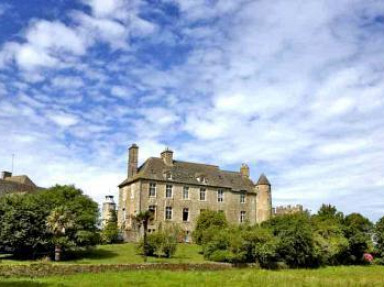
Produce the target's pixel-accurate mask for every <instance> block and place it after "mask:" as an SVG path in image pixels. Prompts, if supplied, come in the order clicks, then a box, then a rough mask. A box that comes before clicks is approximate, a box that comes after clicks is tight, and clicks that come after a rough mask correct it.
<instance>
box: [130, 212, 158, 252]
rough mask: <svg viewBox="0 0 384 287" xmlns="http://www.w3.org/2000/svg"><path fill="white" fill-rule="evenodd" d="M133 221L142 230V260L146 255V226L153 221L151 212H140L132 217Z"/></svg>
mask: <svg viewBox="0 0 384 287" xmlns="http://www.w3.org/2000/svg"><path fill="white" fill-rule="evenodd" d="M133 220H134V221H135V222H136V223H138V225H139V228H143V250H142V251H143V255H144V259H146V257H145V256H146V255H147V253H148V246H147V231H148V225H149V224H150V223H151V222H152V221H153V220H154V214H153V212H152V211H151V210H146V211H140V212H139V213H138V214H137V215H136V216H134V217H133Z"/></svg>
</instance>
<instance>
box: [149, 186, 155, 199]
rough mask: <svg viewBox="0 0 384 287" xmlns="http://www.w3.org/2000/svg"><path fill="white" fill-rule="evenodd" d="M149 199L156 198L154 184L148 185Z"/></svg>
mask: <svg viewBox="0 0 384 287" xmlns="http://www.w3.org/2000/svg"><path fill="white" fill-rule="evenodd" d="M149 197H156V183H154V182H151V183H150V184H149Z"/></svg>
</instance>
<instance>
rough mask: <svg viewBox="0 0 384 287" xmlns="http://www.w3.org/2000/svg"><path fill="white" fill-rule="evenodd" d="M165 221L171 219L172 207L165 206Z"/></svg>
mask: <svg viewBox="0 0 384 287" xmlns="http://www.w3.org/2000/svg"><path fill="white" fill-rule="evenodd" d="M165 219H166V220H171V219H172V207H170V206H167V207H166V208H165Z"/></svg>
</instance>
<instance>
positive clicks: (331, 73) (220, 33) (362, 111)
mask: <svg viewBox="0 0 384 287" xmlns="http://www.w3.org/2000/svg"><path fill="white" fill-rule="evenodd" d="M132 143H136V144H138V145H139V147H140V151H139V161H140V163H142V162H143V161H144V160H145V159H146V158H147V157H149V156H159V154H160V152H161V151H162V150H164V148H165V147H169V148H171V149H172V150H174V157H175V159H176V160H184V161H194V162H202V163H210V164H216V165H219V166H220V167H221V168H222V169H227V170H235V171H237V170H239V168H240V166H241V164H242V163H246V164H248V165H249V166H250V170H251V177H252V178H253V179H254V180H257V178H258V177H259V175H260V174H261V173H262V172H264V173H265V174H266V175H267V177H268V178H269V180H270V181H271V183H272V189H273V193H272V196H273V205H275V206H278V205H287V204H292V205H294V204H302V205H304V207H305V208H307V209H309V210H312V211H313V212H316V210H317V209H318V208H319V207H320V205H321V204H322V203H327V204H328V203H329V204H333V205H336V207H337V208H338V209H340V210H341V211H343V212H344V213H346V214H348V213H351V212H360V213H362V214H363V215H365V216H367V217H369V218H370V219H371V220H374V221H375V220H377V219H378V218H380V217H382V216H384V196H383V195H384V1H381V0H377V1H376V0H339V1H331V0H290V1H285V0H275V1H270V0H254V1H251V0H237V1H233V0H222V1H219V0H205V1H203V0H147V1H142V0H109V1H105V0H77V1H76V0H31V1H25V0H2V1H1V2H0V170H10V169H11V168H12V154H14V155H15V160H14V174H27V175H28V176H30V178H31V179H32V180H33V181H34V182H36V183H37V184H38V185H40V186H44V187H49V186H51V185H54V184H56V183H58V184H75V185H76V186H77V187H79V188H81V189H83V190H84V192H85V193H86V194H88V195H90V196H91V197H92V198H94V199H95V200H97V201H98V202H99V203H100V202H102V201H103V197H104V195H106V194H113V195H115V196H116V195H117V194H118V188H117V185H118V184H119V183H120V182H122V181H123V180H124V179H125V177H126V170H127V167H126V165H127V148H128V147H129V146H130V145H131V144H132Z"/></svg>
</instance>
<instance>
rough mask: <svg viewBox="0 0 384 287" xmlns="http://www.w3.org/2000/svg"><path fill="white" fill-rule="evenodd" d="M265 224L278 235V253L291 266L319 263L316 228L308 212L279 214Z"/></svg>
mask: <svg viewBox="0 0 384 287" xmlns="http://www.w3.org/2000/svg"><path fill="white" fill-rule="evenodd" d="M263 225H264V226H267V227H269V228H271V229H272V231H273V233H274V235H275V236H277V238H278V240H279V243H278V247H277V253H278V254H279V257H280V258H281V259H282V260H283V261H284V262H285V263H286V264H288V265H289V266H290V267H295V268H296V267H314V266H317V265H318V264H319V262H318V257H317V254H316V249H315V242H314V236H313V231H314V228H313V225H312V222H311V218H310V215H309V214H308V213H307V212H300V213H295V214H288V215H281V216H277V217H275V218H272V219H271V220H269V221H268V222H265V223H264V224H263Z"/></svg>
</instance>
